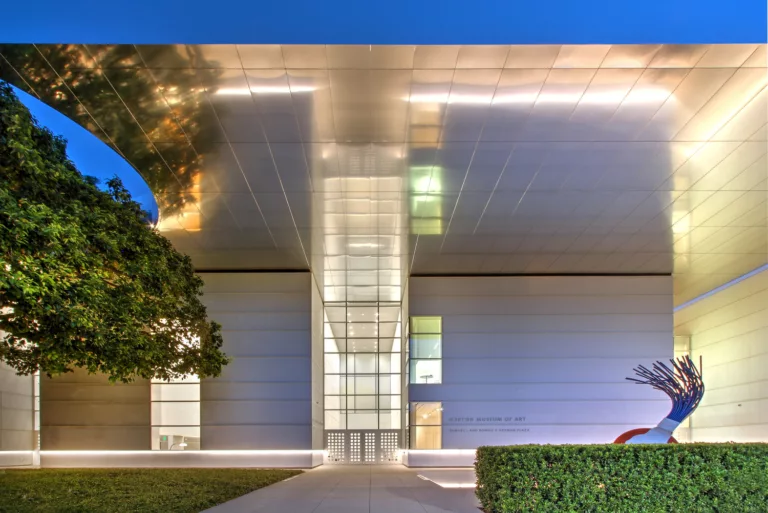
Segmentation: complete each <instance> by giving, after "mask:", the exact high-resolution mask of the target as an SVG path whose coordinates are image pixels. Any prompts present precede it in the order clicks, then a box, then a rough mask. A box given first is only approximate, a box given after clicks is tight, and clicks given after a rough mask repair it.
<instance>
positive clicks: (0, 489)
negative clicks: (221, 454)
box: [0, 468, 301, 513]
mask: <svg viewBox="0 0 768 513" xmlns="http://www.w3.org/2000/svg"><path fill="white" fill-rule="evenodd" d="M300 473H301V471H299V470H262V469H229V468H227V469H197V468H185V469H42V470H5V471H0V512H14V513H15V512H20V513H26V512H30V513H31V512H35V513H46V512H56V513H59V512H68V513H75V512H77V513H85V512H89V513H90V512H94V513H129V512H140V513H145V512H146V513H150V512H158V513H198V512H199V511H202V510H204V509H207V508H210V507H213V506H215V505H216V504H220V503H222V502H226V501H228V500H231V499H234V498H235V497H239V496H240V495H244V494H246V493H248V492H252V491H253V490H257V489H259V488H263V487H265V486H269V485H271V484H273V483H276V482H278V481H282V480H283V479H287V478H289V477H291V476H295V475H297V474H300Z"/></svg>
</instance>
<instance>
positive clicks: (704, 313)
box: [675, 272, 768, 442]
mask: <svg viewBox="0 0 768 513" xmlns="http://www.w3.org/2000/svg"><path fill="white" fill-rule="evenodd" d="M675 334H676V335H680V336H690V341H691V342H690V343H691V357H692V358H693V359H694V361H696V362H697V363H698V362H699V357H702V359H703V378H704V386H705V387H706V391H705V392H704V399H703V400H702V402H701V404H700V405H699V408H698V409H697V410H696V412H694V414H693V415H692V416H691V423H690V425H691V428H690V430H691V439H692V440H693V441H697V442H731V441H732V442H767V441H768V272H762V273H760V274H757V275H755V276H752V277H751V278H748V279H746V280H744V281H742V282H740V283H737V284H735V285H733V286H732V287H729V288H727V289H725V290H722V291H720V292H717V293H715V294H713V295H712V296H709V297H707V298H705V299H703V300H701V301H699V302H697V303H694V304H693V305H691V306H688V307H686V308H683V309H682V310H680V311H678V312H677V313H676V314H675Z"/></svg>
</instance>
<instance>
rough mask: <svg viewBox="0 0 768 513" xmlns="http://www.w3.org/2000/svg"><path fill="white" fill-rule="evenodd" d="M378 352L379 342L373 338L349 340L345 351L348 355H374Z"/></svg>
mask: <svg viewBox="0 0 768 513" xmlns="http://www.w3.org/2000/svg"><path fill="white" fill-rule="evenodd" d="M378 350H379V340H378V339H375V338H350V339H349V341H348V343H347V351H348V352H350V353H375V352H376V351H378Z"/></svg>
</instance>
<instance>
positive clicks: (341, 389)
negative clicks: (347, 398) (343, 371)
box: [325, 376, 347, 395]
mask: <svg viewBox="0 0 768 513" xmlns="http://www.w3.org/2000/svg"><path fill="white" fill-rule="evenodd" d="M325 393H326V394H328V395H339V394H346V393H347V378H345V377H344V376H325Z"/></svg>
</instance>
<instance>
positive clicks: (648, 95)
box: [403, 89, 671, 105]
mask: <svg viewBox="0 0 768 513" xmlns="http://www.w3.org/2000/svg"><path fill="white" fill-rule="evenodd" d="M670 94H671V93H670V92H669V91H665V90H663V89H638V90H631V91H629V92H626V91H621V90H619V91H606V92H603V93H596V92H590V91H587V92H586V93H583V94H582V93H538V92H536V93H518V94H502V95H497V96H494V95H493V94H461V93H451V94H450V95H449V94H412V95H411V96H409V97H406V98H403V100H404V101H407V102H410V103H447V104H454V103H458V104H466V105H472V104H475V105H491V104H493V105H498V104H516V103H517V104H530V103H551V104H558V103H564V104H569V103H577V102H578V103H583V104H592V105H614V104H616V103H658V102H662V101H665V100H667V99H668V98H669V97H670Z"/></svg>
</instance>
